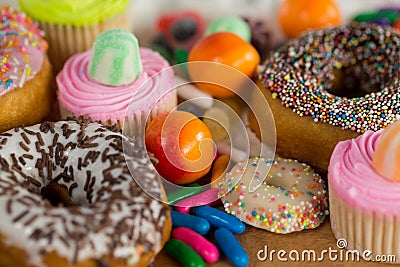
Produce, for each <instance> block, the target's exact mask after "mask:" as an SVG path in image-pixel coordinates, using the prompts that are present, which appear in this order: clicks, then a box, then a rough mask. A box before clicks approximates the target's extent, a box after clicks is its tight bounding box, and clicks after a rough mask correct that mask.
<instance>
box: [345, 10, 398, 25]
mask: <svg viewBox="0 0 400 267" xmlns="http://www.w3.org/2000/svg"><path fill="white" fill-rule="evenodd" d="M398 17H399V14H398V13H397V12H396V11H390V10H388V11H380V12H370V13H362V14H359V15H357V16H356V17H355V18H354V19H353V21H356V22H371V21H376V20H378V19H381V18H386V19H388V20H390V24H393V23H394V22H396V20H397V19H398Z"/></svg>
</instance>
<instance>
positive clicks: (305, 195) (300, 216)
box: [219, 157, 328, 234]
mask: <svg viewBox="0 0 400 267" xmlns="http://www.w3.org/2000/svg"><path fill="white" fill-rule="evenodd" d="M253 179H265V180H264V182H263V183H262V185H261V186H260V187H258V188H250V187H249V185H250V183H251V181H252V180H253ZM219 188H220V194H221V196H222V202H223V205H224V208H225V211H226V212H227V213H230V214H232V215H234V216H236V217H237V218H239V219H240V220H242V221H243V222H245V223H247V224H250V225H252V226H254V227H258V228H262V229H265V230H268V231H271V232H275V233H280V234H287V233H291V232H295V231H301V230H304V229H312V228H315V227H317V226H319V225H320V224H321V223H322V222H323V221H324V219H325V215H326V214H327V213H328V198H327V194H326V191H327V187H326V184H325V182H324V180H323V179H322V178H321V177H320V176H319V175H318V174H317V173H315V172H314V170H313V169H311V168H310V167H309V166H308V165H306V164H304V163H300V162H298V161H296V160H291V159H283V158H279V157H278V158H276V159H275V160H270V159H267V158H264V157H255V158H252V159H249V160H244V161H241V162H239V163H237V164H236V165H235V166H234V167H233V168H232V170H231V171H230V172H229V173H227V175H226V176H225V178H224V179H223V181H222V182H221V183H220V184H219Z"/></svg>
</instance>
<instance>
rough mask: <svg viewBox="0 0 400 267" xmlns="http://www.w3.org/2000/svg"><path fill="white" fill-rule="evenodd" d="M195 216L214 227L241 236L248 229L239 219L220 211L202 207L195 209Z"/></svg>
mask: <svg viewBox="0 0 400 267" xmlns="http://www.w3.org/2000/svg"><path fill="white" fill-rule="evenodd" d="M193 214H194V215H196V216H199V217H201V218H204V219H206V220H207V221H208V222H209V223H210V224H211V225H212V226H214V227H217V228H221V227H224V228H227V229H229V230H230V231H231V232H232V233H234V234H241V233H243V232H244V230H245V229H246V226H245V224H244V223H243V222H242V221H240V220H239V219H238V218H236V217H235V216H232V215H230V214H228V213H226V212H224V211H222V210H219V209H215V208H211V207H208V206H201V207H196V208H194V209H193Z"/></svg>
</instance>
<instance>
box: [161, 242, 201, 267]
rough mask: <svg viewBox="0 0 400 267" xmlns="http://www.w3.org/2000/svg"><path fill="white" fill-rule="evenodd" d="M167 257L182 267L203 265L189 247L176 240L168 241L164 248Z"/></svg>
mask: <svg viewBox="0 0 400 267" xmlns="http://www.w3.org/2000/svg"><path fill="white" fill-rule="evenodd" d="M164 250H165V252H167V254H168V255H170V256H171V257H173V258H174V259H176V260H177V261H179V262H180V263H181V264H182V265H183V266H184V267H203V266H205V263H204V261H203V259H202V258H201V257H200V255H199V254H197V253H196V251H194V250H193V249H192V248H191V247H190V246H188V245H187V244H185V243H184V242H182V241H180V240H177V239H170V240H169V241H168V242H167V243H166V244H165V246H164Z"/></svg>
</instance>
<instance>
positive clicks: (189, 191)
mask: <svg viewBox="0 0 400 267" xmlns="http://www.w3.org/2000/svg"><path fill="white" fill-rule="evenodd" d="M201 191H202V189H201V187H200V185H198V184H192V185H189V186H188V187H184V188H182V189H179V190H176V191H174V192H172V193H169V194H168V195H167V199H168V204H170V205H172V204H175V203H176V202H178V201H180V200H182V199H185V198H188V197H191V196H194V195H197V194H199V193H201Z"/></svg>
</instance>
